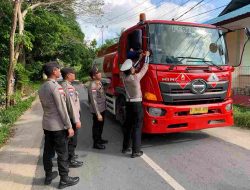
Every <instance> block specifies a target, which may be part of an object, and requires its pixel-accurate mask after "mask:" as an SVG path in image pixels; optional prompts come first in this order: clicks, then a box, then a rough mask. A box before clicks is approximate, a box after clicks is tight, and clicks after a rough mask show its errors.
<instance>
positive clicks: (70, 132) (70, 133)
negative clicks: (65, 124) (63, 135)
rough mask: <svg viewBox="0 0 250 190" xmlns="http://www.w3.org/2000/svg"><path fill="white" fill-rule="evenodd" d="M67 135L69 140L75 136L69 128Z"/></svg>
mask: <svg viewBox="0 0 250 190" xmlns="http://www.w3.org/2000/svg"><path fill="white" fill-rule="evenodd" d="M68 133H69V135H68V137H69V138H70V137H73V136H74V134H75V132H74V130H73V129H72V128H69V129H68Z"/></svg>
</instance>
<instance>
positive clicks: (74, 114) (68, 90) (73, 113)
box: [62, 80, 80, 123]
mask: <svg viewBox="0 0 250 190" xmlns="http://www.w3.org/2000/svg"><path fill="white" fill-rule="evenodd" d="M62 87H63V89H64V92H65V94H66V105H67V108H68V113H69V117H70V119H71V120H72V122H73V123H78V122H80V100H79V96H78V92H77V91H76V89H75V87H74V86H73V85H72V84H71V83H70V82H69V81H67V80H65V81H63V82H62Z"/></svg>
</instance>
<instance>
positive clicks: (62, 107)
mask: <svg viewBox="0 0 250 190" xmlns="http://www.w3.org/2000/svg"><path fill="white" fill-rule="evenodd" d="M62 90H63V89H62ZM51 94H52V97H53V99H54V101H55V104H56V108H57V110H58V112H59V114H60V117H61V119H62V121H63V124H64V127H65V128H66V129H69V128H72V125H71V122H70V119H69V115H68V110H67V106H66V102H65V100H64V99H63V96H62V95H61V94H60V92H59V90H57V89H56V87H54V88H53V89H52V88H51Z"/></svg>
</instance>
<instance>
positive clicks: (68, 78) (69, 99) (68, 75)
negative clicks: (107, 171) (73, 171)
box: [61, 68, 83, 168]
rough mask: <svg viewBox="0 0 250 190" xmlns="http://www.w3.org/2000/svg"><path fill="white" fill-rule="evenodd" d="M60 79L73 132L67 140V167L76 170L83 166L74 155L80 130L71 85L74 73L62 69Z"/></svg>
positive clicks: (74, 91)
mask: <svg viewBox="0 0 250 190" xmlns="http://www.w3.org/2000/svg"><path fill="white" fill-rule="evenodd" d="M61 73H62V77H63V79H64V81H63V82H62V87H63V89H64V91H65V94H66V105H67V108H68V113H69V117H70V121H71V124H72V127H73V130H74V136H73V137H71V138H70V139H69V146H68V151H69V167H70V168H77V167H80V166H82V165H83V162H81V161H77V160H76V159H77V158H78V155H77V154H75V149H76V146H77V135H78V129H80V128H81V120H80V100H79V96H78V92H77V91H76V89H75V87H74V86H73V85H72V84H71V82H73V81H74V80H75V71H74V70H73V69H72V68H63V69H62V70H61Z"/></svg>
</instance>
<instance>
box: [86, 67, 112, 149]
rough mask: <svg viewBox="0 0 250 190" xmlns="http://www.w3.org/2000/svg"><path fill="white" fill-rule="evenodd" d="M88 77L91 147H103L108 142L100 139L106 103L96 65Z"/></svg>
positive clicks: (100, 76)
mask: <svg viewBox="0 0 250 190" xmlns="http://www.w3.org/2000/svg"><path fill="white" fill-rule="evenodd" d="M90 77H91V78H92V81H91V82H90V85H89V88H88V99H89V105H90V106H89V108H90V111H91V113H92V115H93V128H92V135H93V141H94V145H93V148H95V149H105V145H104V144H106V143H108V141H107V140H104V139H102V132H103V125H104V118H105V110H106V108H107V105H106V96H105V92H104V88H103V85H102V83H101V78H102V75H101V73H100V72H99V71H98V68H97V67H96V66H93V67H92V68H91V70H90Z"/></svg>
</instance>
